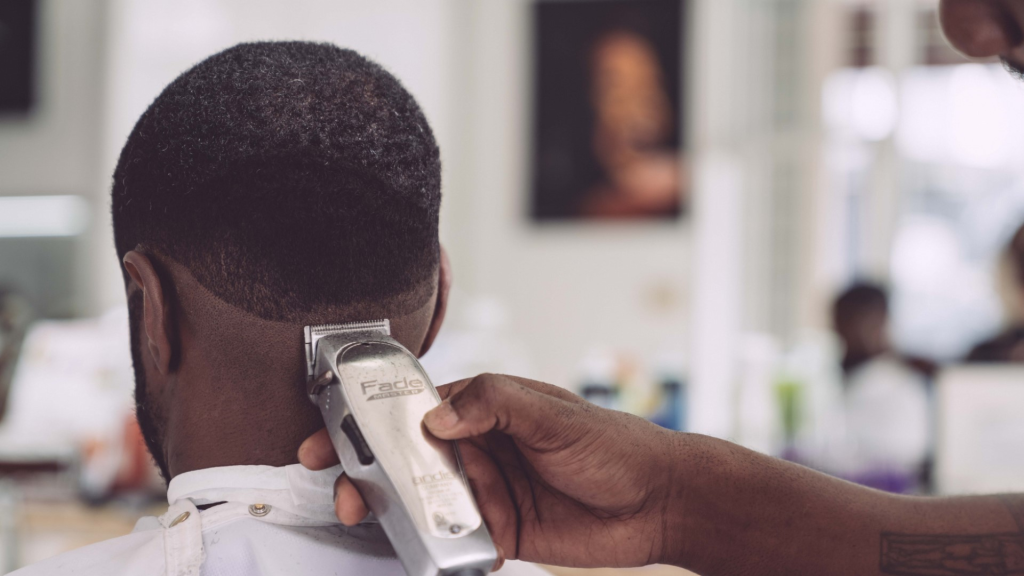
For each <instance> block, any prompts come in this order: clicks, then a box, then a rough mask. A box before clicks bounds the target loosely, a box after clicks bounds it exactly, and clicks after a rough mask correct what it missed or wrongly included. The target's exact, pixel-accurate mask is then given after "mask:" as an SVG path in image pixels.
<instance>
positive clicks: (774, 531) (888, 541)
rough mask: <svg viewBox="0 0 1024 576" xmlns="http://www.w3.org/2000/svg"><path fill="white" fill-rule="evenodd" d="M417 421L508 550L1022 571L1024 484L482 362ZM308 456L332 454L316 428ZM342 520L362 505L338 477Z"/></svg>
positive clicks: (754, 565) (848, 573)
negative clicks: (903, 469)
mask: <svg viewBox="0 0 1024 576" xmlns="http://www.w3.org/2000/svg"><path fill="white" fill-rule="evenodd" d="M441 393H442V396H444V397H445V398H446V400H445V401H444V402H443V403H442V404H441V405H440V406H439V407H438V408H437V409H435V410H434V411H432V412H430V413H428V414H427V417H426V418H425V419H424V423H425V424H426V426H427V428H428V429H429V430H430V431H431V432H432V433H433V434H434V435H435V436H438V437H440V438H445V439H452V440H458V441H459V443H460V446H461V448H462V450H463V456H464V462H465V466H466V473H467V476H468V477H469V479H470V484H471V485H472V488H473V491H474V493H475V494H476V496H477V500H478V502H479V504H480V508H481V512H482V513H483V515H484V518H485V520H486V522H487V525H488V527H489V528H490V530H491V534H492V536H493V537H494V540H495V543H496V544H497V545H498V547H499V550H500V551H501V553H502V554H503V556H504V557H505V558H518V559H522V560H529V561H534V562H544V563H548V564H555V565H564V566H575V567H595V566H615V567H625V566H642V565H647V564H654V563H661V564H672V565H675V566H680V567H683V568H687V569H690V570H693V571H695V572H697V573H699V574H703V575H705V576H718V575H722V576H726V575H729V576H732V575H737V574H758V575H771V576H775V575H779V576H782V575H793V574H829V575H836V576H865V575H874V574H907V575H922V576H924V575H935V574H940V575H952V576H956V575H960V574H964V575H967V574H1024V499H1022V498H1020V497H1019V496H988V497H986V496H981V497H965V498H916V497H906V496H896V495H892V494H886V493H883V492H879V491H876V490H871V489H868V488H864V487H861V486H857V485H854V484H851V483H849V482H845V481H843V480H839V479H836V478H832V477H829V476H826V475H824V474H820V473H818V472H815V471H813V470H810V469H807V468H804V467H802V466H798V465H795V464H792V463H789V462H784V461H782V460H778V459H775V458H771V457H768V456H764V455H762V454H758V453H755V452H751V451H749V450H746V449H744V448H741V447H739V446H736V445H734V444H731V443H729V442H726V441H723V440H718V439H714V438H709V437H705V436H699V435H695V434H683V433H678V432H671V431H668V430H665V429H663V428H660V427H658V426H655V425H654V424H651V423H650V422H647V421H645V420H643V419H641V418H637V417H635V416H631V415H629V414H625V413H621V412H616V411H612V410H606V409H603V408H599V407H597V406H594V405H592V404H590V403H587V402H585V401H584V400H582V399H581V398H578V397H576V396H574V395H573V394H571V393H569V392H566V391H565V390H563V389H561V388H558V387H556V386H551V385H548V384H543V383H541V382H534V381H530V380H525V379H522V378H515V377H510V376H498V375H489V374H488V375H482V376H478V377H477V378H474V379H472V380H466V381H462V382H457V383H454V384H451V385H449V386H445V387H442V388H441ZM300 459H301V461H302V463H303V464H305V465H306V466H307V467H310V468H313V469H322V468H326V467H328V466H330V465H333V464H335V463H336V462H337V458H336V456H335V455H334V451H333V448H332V447H331V446H330V442H329V440H326V441H325V438H324V437H323V436H321V435H320V434H319V433H318V434H317V435H315V436H313V437H312V438H310V440H308V441H307V442H306V443H305V444H303V446H302V448H301V449H300ZM339 486H341V487H342V488H343V489H342V490H340V491H339V494H338V497H337V499H336V501H335V509H336V511H337V513H338V517H339V518H340V519H341V520H342V521H343V522H344V523H346V524H353V523H355V522H358V521H359V520H360V519H361V518H362V517H363V516H365V514H366V509H365V507H363V504H362V501H361V500H360V499H359V497H358V491H356V490H355V489H354V488H352V487H351V484H350V483H349V482H348V480H346V479H345V478H344V476H343V477H342V478H341V479H340V480H339Z"/></svg>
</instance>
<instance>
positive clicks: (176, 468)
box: [124, 249, 451, 477]
mask: <svg viewBox="0 0 1024 576" xmlns="http://www.w3.org/2000/svg"><path fill="white" fill-rule="evenodd" d="M124 266H125V270H126V271H127V273H128V276H129V278H130V282H129V283H128V286H127V291H128V296H129V298H130V297H132V296H133V295H134V294H136V293H137V292H139V291H141V293H142V295H143V296H142V298H143V306H144V312H143V314H142V315H141V316H142V317H141V318H139V322H140V324H141V325H140V326H139V327H138V329H139V333H140V334H141V335H142V346H141V348H142V354H141V356H142V362H143V364H144V370H145V377H146V389H147V398H148V399H149V403H150V404H151V406H152V410H153V413H154V414H157V415H158V416H159V418H158V419H159V422H160V425H161V426H160V427H161V429H162V437H163V444H164V446H163V456H164V460H165V462H167V466H168V469H169V473H170V475H171V476H172V477H173V476H176V475H178V474H181V473H183V472H188V471H191V470H199V469H203V468H210V467H214V466H232V465H246V464H263V465H268V466H285V465H288V464H295V463H296V462H297V458H296V452H297V450H298V447H299V445H300V444H301V443H302V441H303V440H304V439H305V438H306V437H308V436H309V435H310V434H312V433H313V432H315V431H316V430H317V429H319V428H321V427H322V426H323V420H322V419H321V417H320V414H319V411H318V410H317V409H316V407H315V406H313V404H312V403H311V402H310V401H309V398H308V397H307V396H306V393H305V389H306V388H305V386H306V382H305V370H306V368H305V352H304V348H303V328H304V327H305V326H306V325H309V324H322V323H335V322H349V321H356V320H370V319H372V318H365V317H363V316H361V315H360V311H359V310H356V309H338V310H323V311H319V312H317V313H316V314H314V315H311V316H310V317H309V318H305V319H302V320H299V321H297V322H269V321H266V320H262V319H260V318H257V317H255V316H252V315H250V314H248V313H246V312H244V311H242V310H240V309H238V308H235V307H232V306H230V305H228V304H226V303H225V302H223V301H222V300H220V299H219V298H217V297H216V296H215V295H213V294H212V293H210V292H209V291H208V290H206V289H205V288H204V287H203V286H201V285H200V284H199V283H198V282H197V281H196V280H195V279H194V278H193V277H192V275H191V274H190V273H189V272H188V270H187V269H185V268H184V267H183V266H181V265H180V264H177V263H176V262H174V261H173V260H171V259H169V258H166V257H162V256H160V255H159V254H158V253H156V252H155V251H151V250H144V249H137V250H133V251H131V252H128V253H127V254H126V255H125V257H124ZM450 284H451V268H450V266H449V264H448V260H447V257H446V256H444V255H443V252H442V264H441V266H439V271H438V274H437V281H436V284H435V286H434V287H433V292H432V296H431V297H430V298H429V300H428V301H427V302H426V303H425V304H423V305H422V306H420V307H419V308H418V309H416V310H414V311H411V312H408V313H406V314H403V315H396V316H395V317H392V318H390V320H391V326H392V334H393V336H394V337H395V338H396V339H397V340H398V341H399V342H401V343H402V344H403V345H404V346H406V347H407V348H409V349H410V350H412V351H413V352H415V353H417V354H423V353H425V352H426V351H427V350H428V349H429V348H430V345H431V344H432V343H433V341H434V338H435V337H436V336H437V332H438V330H439V329H440V327H441V324H442V323H443V321H444V315H445V310H446V309H447V302H448V290H449V287H450Z"/></svg>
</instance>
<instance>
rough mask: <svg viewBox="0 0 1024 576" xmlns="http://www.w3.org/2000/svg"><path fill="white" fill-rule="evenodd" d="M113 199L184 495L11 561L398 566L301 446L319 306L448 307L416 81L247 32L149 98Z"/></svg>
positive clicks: (136, 570) (340, 312)
mask: <svg viewBox="0 0 1024 576" xmlns="http://www.w3.org/2000/svg"><path fill="white" fill-rule="evenodd" d="M111 197H112V211H113V224H114V239H115V244H116V249H117V254H118V256H119V257H120V259H121V261H122V263H123V273H124V282H125V291H126V295H127V298H128V312H129V325H130V332H131V352H132V363H133V365H134V370H135V401H136V414H137V418H138V423H139V427H140V431H141V434H142V436H143V438H144V439H145V441H146V445H147V447H148V448H149V451H150V453H151V454H152V456H153V459H154V460H155V461H156V464H157V466H158V467H159V468H160V471H161V473H162V474H163V476H164V478H165V479H166V480H167V481H168V487H167V500H168V503H169V504H170V507H169V509H168V511H167V512H166V513H165V514H164V515H162V516H160V517H159V518H156V517H146V518H143V519H141V520H140V521H139V522H138V524H137V525H136V528H135V530H134V531H133V532H132V533H131V534H128V535H126V536H122V537H119V538H114V539H111V540H107V541H105V542H100V543H97V544H93V545H91V546H87V547H85V548H80V549H78V550H75V551H72V552H69V553H66V554H63V555H60V556H56V557H53V558H50V559H48V560H45V561H43V562H40V563H38V564H35V565H33V566H30V567H28V568H25V569H23V570H21V571H19V572H17V574H19V575H23V576H30V575H34V574H46V575H54V574H82V575H85V574H89V575H96V576H99V575H104V576H110V575H116V574H124V575H131V576H143V575H153V576H156V575H188V576H198V575H199V574H202V575H203V576H216V575H227V574H245V575H247V576H258V575H261V574H267V575H270V574H275V575H276V574H338V573H351V574H374V575H382V574H392V575H395V576H398V575H399V574H403V573H404V572H403V569H402V566H401V564H400V563H399V561H398V560H397V558H396V557H395V553H394V549H393V548H392V545H391V543H389V541H388V539H387V537H386V536H385V535H384V532H383V531H382V529H381V528H380V526H379V524H377V523H364V524H362V525H360V526H356V527H352V528H345V527H344V526H342V525H341V524H340V523H339V522H338V520H337V518H336V517H335V511H334V507H333V505H332V500H333V496H332V492H333V490H332V489H333V488H334V483H335V479H336V478H337V477H338V475H339V474H340V472H341V470H340V469H339V468H335V469H333V470H329V471H324V472H311V471H309V470H307V469H306V468H303V467H302V466H300V465H299V464H298V458H297V455H296V454H297V451H298V448H299V445H300V444H301V443H302V441H303V440H304V439H305V438H306V437H307V436H309V435H310V434H312V433H313V432H314V431H315V430H317V429H318V428H320V427H321V426H322V425H323V419H322V417H321V415H320V411H319V410H318V409H317V408H316V406H314V405H313V404H312V403H311V402H310V401H309V398H308V396H307V393H306V384H305V379H306V378H305V375H306V366H305V352H304V337H303V328H304V327H305V326H308V325H314V324H328V323H346V322H353V321H365V320H371V319H375V318H388V319H390V320H391V329H392V334H393V336H394V338H395V339H396V340H398V341H399V342H401V343H402V344H403V345H404V346H406V347H407V348H409V349H410V350H411V351H413V352H414V353H417V354H422V353H424V352H426V351H427V349H429V348H430V346H431V343H432V342H433V340H434V338H435V336H436V335H437V331H438V330H439V329H440V326H441V323H442V322H443V320H444V317H445V310H446V306H447V298H448V288H449V283H450V270H449V268H448V265H447V260H446V259H445V257H444V255H443V252H442V249H441V247H440V244H439V240H438V214H439V207H440V201H441V161H440V153H439V150H438V147H437V143H436V141H435V140H434V136H433V133H432V131H431V129H430V126H429V125H428V123H427V120H426V118H425V117H424V116H423V113H422V112H421V110H420V107H419V105H418V104H417V103H416V101H415V100H414V98H413V97H412V95H411V94H409V92H407V91H406V90H405V88H404V87H403V86H402V85H401V83H400V82H399V81H398V80H397V79H396V78H395V77H394V76H392V75H391V74H389V73H388V72H387V71H385V70H384V69H383V68H381V67H380V66H379V65H377V64H375V63H373V62H371V61H370V60H368V59H366V58H364V57H363V56H361V55H359V54H357V53H356V52H353V51H351V50H343V49H341V48H338V47H336V46H333V45H330V44H316V43H311V42H261V43H249V44H240V45H237V46H235V47H233V48H229V49H227V50H225V51H223V52H221V53H219V54H216V55H214V56H211V57H209V58H207V59H206V60H204V61H203V62H200V63H199V64H197V65H196V66H194V67H193V68H191V69H190V70H188V71H186V72H185V73H183V74H182V75H181V76H179V77H178V78H177V79H176V80H174V81H173V82H172V83H171V84H170V85H168V86H167V87H166V88H165V89H164V90H163V92H161V94H160V95H159V96H158V97H157V98H156V100H154V101H153V103H152V104H151V105H150V106H149V108H148V109H147V110H146V111H145V113H143V115H142V117H141V118H140V119H139V120H138V122H137V123H136V125H135V127H134V129H133V130H132V132H131V134H130V135H129V137H128V141H127V143H126V144H125V146H124V148H123V150H122V152H121V156H120V158H119V160H118V164H117V168H116V170H115V172H114V178H113V187H112V191H111ZM337 490H338V491H339V492H345V491H346V490H349V491H353V490H354V489H353V488H352V487H351V485H348V486H347V487H346V486H340V487H338V488H337ZM395 545H396V546H401V545H403V543H402V542H395ZM508 568H510V569H511V573H513V574H517V573H519V574H543V573H544V572H543V571H542V570H540V569H538V568H535V567H532V566H529V565H525V564H513V565H511V566H509V567H508Z"/></svg>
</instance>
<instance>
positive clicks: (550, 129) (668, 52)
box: [530, 0, 690, 222]
mask: <svg viewBox="0 0 1024 576" xmlns="http://www.w3.org/2000/svg"><path fill="white" fill-rule="evenodd" d="M685 8H686V6H685V0H541V1H538V2H536V3H535V4H534V7H533V19H534V48H533V49H534V101H533V116H534V117H533V179H532V181H533V189H532V198H531V208H530V209H531V216H532V218H533V219H534V221H540V222H551V221H590V220H675V219H678V218H680V217H681V216H682V215H683V214H685V213H686V209H687V205H688V200H689V189H690V186H689V177H688V173H687V172H688V171H687V162H686V156H685V142H684V138H683V134H684V126H683V121H684V118H685V117H684V115H683V111H684V106H683V96H684V90H683V81H684V79H685V77H686V70H685V69H684V66H685V65H684V63H685V62H686V60H685V57H684V54H683V49H684V45H685V43H684V37H683V34H684V30H685V23H684V17H685V13H686V12H685Z"/></svg>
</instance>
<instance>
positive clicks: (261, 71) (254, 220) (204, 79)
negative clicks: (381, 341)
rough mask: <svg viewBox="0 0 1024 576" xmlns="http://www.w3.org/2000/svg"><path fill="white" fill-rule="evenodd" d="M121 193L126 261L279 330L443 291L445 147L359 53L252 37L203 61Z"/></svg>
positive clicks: (125, 153) (139, 148) (404, 94)
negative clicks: (436, 283)
mask: <svg viewBox="0 0 1024 576" xmlns="http://www.w3.org/2000/svg"><path fill="white" fill-rule="evenodd" d="M111 195H112V211H113V222H114V239H115V244H116V247H117V253H118V257H119V258H122V259H123V258H124V255H125V253H127V252H128V251H130V250H134V249H136V248H137V247H141V248H142V249H144V250H148V251H153V252H156V253H157V254H160V255H162V256H166V257H169V258H171V259H173V260H174V261H176V262H178V263H180V264H182V265H184V266H185V267H186V268H187V269H188V270H189V271H190V272H191V273H192V274H193V275H194V276H195V278H196V279H197V280H198V281H199V283H200V284H202V285H203V286H205V287H206V288H207V289H208V290H210V291H211V292H212V293H213V294H215V295H216V296H218V297H219V298H221V299H222V300H224V301H226V302H227V303H229V304H231V305H233V306H235V307H238V308H241V309H243V310H245V311H247V312H249V313H252V314H255V315H257V316H259V317H261V318H264V319H267V320H274V321H303V320H305V319H307V318H308V317H309V314H310V313H312V312H314V311H316V310H322V309H325V308H327V309H337V308H345V307H350V306H360V309H361V310H364V311H366V314H368V315H375V316H383V315H385V314H402V313H405V312H410V311H412V310H414V309H416V308H418V307H420V306H422V305H423V304H425V303H426V301H427V299H428V298H429V295H430V293H431V292H432V290H433V278H434V275H435V274H436V269H437V265H438V261H439V244H438V212H439V208H440V201H441V161H440V154H439V151H438V147H437V143H436V142H435V140H434V136H433V134H432V132H431V130H430V126H429V125H428V124H427V120H426V118H425V117H424V115H423V113H422V111H421V110H420V108H419V106H418V105H417V104H416V101H415V99H413V97H412V95H411V94H409V92H408V91H407V90H405V88H403V86H402V85H401V83H400V82H399V81H398V80H397V79H396V78H395V77H394V76H392V75H391V74H390V73H388V72H387V71H386V70H384V68H382V67H381V66H379V65H377V64H375V63H374V62H371V61H370V60H368V59H366V58H364V57H363V56H361V55H359V54H357V53H356V52H353V51H352V50H345V49H341V48H338V47H337V46H334V45H331V44H323V43H312V42H255V43H245V44H239V45H237V46H234V47H232V48H229V49H227V50H224V51H223V52H220V53H219V54H216V55H214V56H211V57H209V58H207V59H206V60H204V61H202V62H201V63H199V64H197V65H196V66H194V67H193V68H191V69H190V70H188V71H186V72H185V73H183V74H182V75H181V76H179V77H178V78H177V79H176V80H174V82H172V83H171V84H170V85H169V86H167V88H165V89H164V91H163V92H162V93H161V94H160V95H159V96H158V97H157V98H156V100H155V101H154V102H153V103H152V104H151V105H150V106H149V108H148V109H147V110H146V112H145V113H144V114H143V115H142V117H141V118H140V119H139V121H138V123H137V124H136V125H135V128H134V129H133V130H132V132H131V135H130V136H129V137H128V141H127V143H126V144H125V146H124V149H123V150H122V151H121V157H120V159H119V161H118V164H117V169H116V171H115V172H114V183H113V189H112V194H111ZM125 280H126V282H127V280H128V278H127V276H126V278H125Z"/></svg>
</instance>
